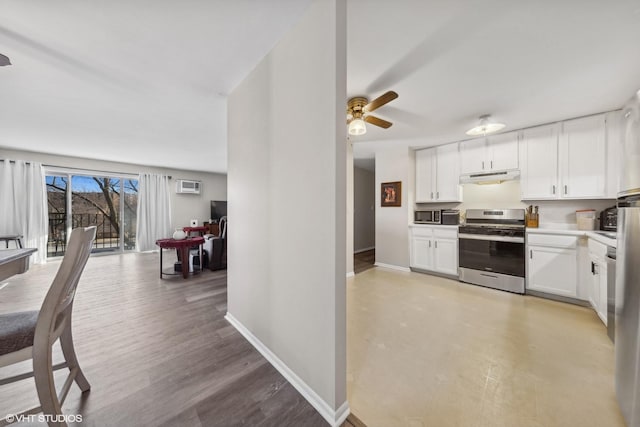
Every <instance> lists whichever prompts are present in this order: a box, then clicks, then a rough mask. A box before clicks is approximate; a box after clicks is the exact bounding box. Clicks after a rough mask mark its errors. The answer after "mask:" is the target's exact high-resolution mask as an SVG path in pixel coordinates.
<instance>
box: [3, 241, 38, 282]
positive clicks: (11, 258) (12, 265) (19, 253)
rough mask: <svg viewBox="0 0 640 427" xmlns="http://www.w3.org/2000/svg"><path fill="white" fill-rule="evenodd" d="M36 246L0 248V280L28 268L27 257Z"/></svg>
mask: <svg viewBox="0 0 640 427" xmlns="http://www.w3.org/2000/svg"><path fill="white" fill-rule="evenodd" d="M36 251H37V249H36V248H17V249H0V281H2V280H5V279H8V278H9V277H11V276H13V275H15V274H22V273H24V272H25V271H27V270H28V269H29V257H30V256H31V254H32V253H34V252H36Z"/></svg>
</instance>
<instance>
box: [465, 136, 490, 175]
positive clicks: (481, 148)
mask: <svg viewBox="0 0 640 427" xmlns="http://www.w3.org/2000/svg"><path fill="white" fill-rule="evenodd" d="M486 151H487V150H486V141H485V140H484V138H482V139H472V140H470V141H462V142H461V143H460V173H461V174H463V175H464V174H469V173H474V172H482V171H483V170H484V166H485V165H484V162H485V157H486Z"/></svg>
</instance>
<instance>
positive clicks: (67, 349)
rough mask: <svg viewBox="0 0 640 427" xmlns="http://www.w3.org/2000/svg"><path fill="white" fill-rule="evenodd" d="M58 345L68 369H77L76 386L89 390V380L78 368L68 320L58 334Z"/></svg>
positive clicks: (84, 390) (83, 390) (85, 390)
mask: <svg viewBox="0 0 640 427" xmlns="http://www.w3.org/2000/svg"><path fill="white" fill-rule="evenodd" d="M60 346H61V347H62V354H64V359H65V361H66V362H67V366H68V367H69V370H70V371H71V370H72V369H73V368H77V369H78V371H77V373H76V376H75V378H74V380H75V382H76V384H78V387H80V390H82V392H83V393H84V392H87V391H89V390H91V384H89V381H87V378H86V377H85V376H84V373H83V372H82V369H80V364H79V363H78V357H77V356H76V350H75V348H74V347H73V335H72V334H71V321H70V320H69V322H68V324H67V326H66V327H65V328H64V331H63V332H62V335H60Z"/></svg>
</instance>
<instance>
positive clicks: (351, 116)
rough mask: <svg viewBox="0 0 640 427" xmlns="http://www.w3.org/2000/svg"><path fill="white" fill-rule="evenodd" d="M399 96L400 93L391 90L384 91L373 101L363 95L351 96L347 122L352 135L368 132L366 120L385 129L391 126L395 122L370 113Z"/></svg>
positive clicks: (348, 104) (348, 103)
mask: <svg viewBox="0 0 640 427" xmlns="http://www.w3.org/2000/svg"><path fill="white" fill-rule="evenodd" d="M397 97H398V94H397V93H395V92H394V91H392V90H390V91H388V92H386V93H383V94H382V95H380V96H379V97H377V98H376V99H374V100H373V101H371V102H369V100H368V99H367V98H365V97H363V96H356V97H355V98H351V99H350V100H349V101H348V102H347V124H348V125H349V134H350V135H363V134H365V133H367V128H366V126H365V124H364V122H367V123H370V124H372V125H374V126H379V127H381V128H384V129H388V128H390V127H391V125H392V124H393V123H391V122H388V121H386V120H383V119H381V118H379V117H376V116H372V115H370V114H369V113H371V112H372V111H375V110H377V109H378V108H380V107H382V106H383V105H385V104H387V103H388V102H391V101H393V100H394V99H396V98H397Z"/></svg>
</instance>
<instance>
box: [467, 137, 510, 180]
mask: <svg viewBox="0 0 640 427" xmlns="http://www.w3.org/2000/svg"><path fill="white" fill-rule="evenodd" d="M510 169H518V134H517V132H508V133H503V134H500V135H493V136H490V137H487V138H482V139H474V140H471V141H463V142H461V143H460V173H462V174H472V173H483V172H484V173H487V172H493V171H503V170H510Z"/></svg>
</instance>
